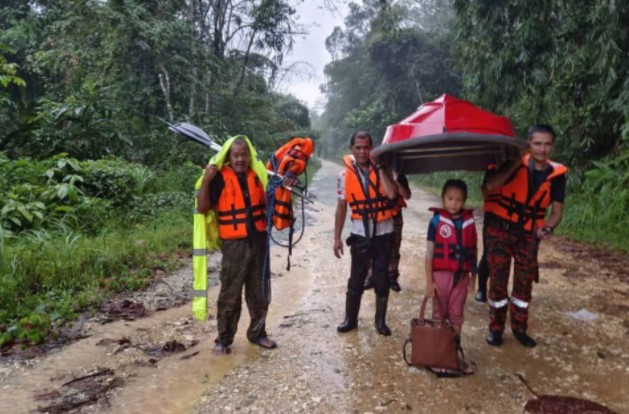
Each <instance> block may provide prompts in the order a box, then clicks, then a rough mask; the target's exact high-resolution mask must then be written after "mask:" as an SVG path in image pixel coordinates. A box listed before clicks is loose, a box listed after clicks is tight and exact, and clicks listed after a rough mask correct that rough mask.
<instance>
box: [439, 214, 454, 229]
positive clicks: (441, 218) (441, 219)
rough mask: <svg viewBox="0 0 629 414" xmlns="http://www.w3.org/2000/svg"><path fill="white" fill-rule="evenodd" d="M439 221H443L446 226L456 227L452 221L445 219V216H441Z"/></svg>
mask: <svg viewBox="0 0 629 414" xmlns="http://www.w3.org/2000/svg"><path fill="white" fill-rule="evenodd" d="M439 221H443V222H444V223H446V224H449V225H451V226H452V227H454V223H453V222H452V220H450V219H448V218H445V217H443V216H439Z"/></svg>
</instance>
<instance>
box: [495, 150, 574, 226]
mask: <svg viewBox="0 0 629 414" xmlns="http://www.w3.org/2000/svg"><path fill="white" fill-rule="evenodd" d="M529 161H531V158H530V154H526V155H525V156H524V157H522V165H521V166H520V168H518V169H517V170H516V171H515V173H514V174H513V176H512V177H511V178H510V179H509V180H508V181H507V182H506V183H505V184H503V186H502V187H500V188H497V189H496V190H495V191H492V192H491V193H490V194H488V195H486V196H485V202H484V204H483V210H484V211H485V212H488V213H492V214H494V215H496V216H498V217H500V218H502V219H504V220H506V221H509V222H511V223H518V224H520V225H521V226H522V228H523V229H524V230H526V231H531V230H533V229H534V228H541V227H544V225H545V221H544V220H545V217H546V209H547V208H548V206H549V205H550V182H551V181H552V179H553V178H555V177H558V176H560V175H564V174H567V173H568V168H567V167H566V166H564V165H562V164H559V163H557V162H554V161H550V165H551V167H552V169H553V170H552V171H551V173H550V174H549V175H548V177H546V180H544V182H543V183H542V184H541V185H540V186H539V188H537V189H536V190H535V191H534V193H533V194H529V168H530V167H529Z"/></svg>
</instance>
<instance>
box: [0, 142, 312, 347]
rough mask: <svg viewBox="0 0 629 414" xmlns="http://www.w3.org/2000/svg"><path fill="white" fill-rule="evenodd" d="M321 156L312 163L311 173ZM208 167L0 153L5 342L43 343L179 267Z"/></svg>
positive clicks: (1, 328) (0, 311)
mask: <svg viewBox="0 0 629 414" xmlns="http://www.w3.org/2000/svg"><path fill="white" fill-rule="evenodd" d="M320 165H321V164H320V162H319V161H318V160H313V161H312V162H310V163H309V166H308V170H307V177H308V179H310V178H311V177H312V176H313V174H314V172H315V171H316V170H317V169H318V168H319V167H320ZM200 174H201V169H200V168H199V167H197V166H194V165H192V164H185V165H183V166H179V167H174V168H171V169H169V170H164V171H159V170H153V169H150V168H148V167H146V166H143V165H140V164H133V163H129V162H125V161H121V160H119V159H111V160H98V161H77V160H75V159H71V158H67V157H65V156H64V155H58V156H56V157H53V158H50V159H46V160H43V161H35V160H30V159H20V160H9V159H8V158H6V157H4V156H2V155H1V154H0V224H1V226H0V332H1V334H0V347H2V346H8V345H11V344H15V343H19V344H22V345H24V346H27V345H32V344H37V343H40V342H42V341H43V340H44V339H46V338H47V337H49V336H51V335H52V336H54V335H56V334H57V332H58V330H59V328H61V327H62V326H63V325H64V324H66V323H67V322H68V321H70V320H72V319H74V318H75V317H76V316H77V315H78V313H79V312H82V311H86V310H90V309H95V308H97V307H98V305H99V304H100V303H101V302H102V301H103V300H105V299H106V298H108V297H109V296H111V295H113V294H115V293H117V292H122V291H133V290H138V289H142V288H144V287H146V286H147V285H148V284H149V283H150V282H151V280H152V278H153V276H154V274H155V272H156V271H157V270H160V271H163V272H168V271H170V270H172V269H174V268H176V267H178V266H180V265H181V262H180V260H178V258H180V257H182V256H186V257H187V256H188V254H189V251H190V248H191V241H192V225H191V217H192V208H193V199H192V196H193V188H194V183H195V181H196V179H197V178H198V176H199V175H200ZM302 180H303V178H302Z"/></svg>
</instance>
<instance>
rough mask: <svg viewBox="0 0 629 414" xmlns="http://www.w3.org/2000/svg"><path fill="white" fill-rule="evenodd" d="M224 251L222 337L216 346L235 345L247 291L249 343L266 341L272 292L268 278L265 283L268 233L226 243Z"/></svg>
mask: <svg viewBox="0 0 629 414" xmlns="http://www.w3.org/2000/svg"><path fill="white" fill-rule="evenodd" d="M221 251H222V253H223V261H222V268H221V274H220V282H221V290H220V292H219V294H218V301H217V312H216V322H217V326H218V337H217V338H216V341H215V342H216V343H221V344H223V345H231V344H232V342H234V336H235V335H236V330H237V328H238V320H239V319H240V311H241V308H242V289H243V287H244V288H245V301H246V302H247V308H248V310H249V316H250V317H251V322H250V324H249V329H248V330H247V339H249V340H250V341H255V340H257V339H259V338H263V337H265V336H266V331H265V323H266V314H267V311H268V309H269V302H270V288H271V286H270V282H269V279H268V278H267V279H266V280H264V281H263V280H262V275H263V269H264V262H265V254H266V233H257V234H255V235H254V236H252V237H248V238H245V239H237V240H223V244H222V247H221ZM267 264H268V262H267Z"/></svg>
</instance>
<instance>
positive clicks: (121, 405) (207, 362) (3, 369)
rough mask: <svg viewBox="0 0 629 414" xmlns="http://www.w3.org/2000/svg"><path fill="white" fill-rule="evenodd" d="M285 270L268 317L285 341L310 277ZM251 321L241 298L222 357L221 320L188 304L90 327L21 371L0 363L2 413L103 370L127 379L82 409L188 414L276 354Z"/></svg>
mask: <svg viewBox="0 0 629 414" xmlns="http://www.w3.org/2000/svg"><path fill="white" fill-rule="evenodd" d="M272 255H273V256H274V257H276V256H278V255H280V256H282V257H285V255H286V250H285V249H277V250H275V251H274V252H273V251H272ZM283 266H285V262H284V260H283V259H279V258H278V259H275V260H274V262H273V272H274V273H276V274H279V273H283V272H284V268H283ZM285 276H290V277H282V278H274V279H273V281H272V283H273V302H272V304H271V307H270V311H269V316H268V318H267V325H268V326H269V333H270V335H271V336H272V337H275V338H277V337H279V338H280V340H281V330H282V328H280V327H279V326H280V324H281V323H283V322H286V321H287V319H285V318H284V315H290V314H295V313H297V308H298V305H299V302H300V300H301V299H302V297H303V296H304V294H305V293H306V292H308V291H309V283H310V282H311V277H310V276H309V275H308V274H306V272H305V271H304V269H303V268H299V267H295V268H294V269H293V270H291V272H290V273H286V275H285ZM217 295H218V287H214V288H211V289H210V290H209V294H208V303H209V305H210V310H209V313H210V314H211V315H214V314H215V309H214V307H215V304H216V297H217ZM248 323H249V317H248V313H247V310H246V305H245V304H244V301H243V311H242V317H241V320H240V323H239V330H238V333H237V335H236V339H235V342H234V346H233V352H232V353H231V354H230V355H224V356H216V355H214V354H212V352H211V350H212V348H213V346H214V338H215V335H216V328H215V326H216V323H215V321H214V320H211V321H207V322H197V321H194V320H193V319H192V316H191V311H190V304H189V303H188V304H185V305H183V306H180V307H177V308H171V309H168V310H165V311H161V312H156V313H153V314H152V315H149V316H148V317H145V318H142V319H137V320H135V321H116V322H113V323H109V324H105V325H98V324H97V325H95V326H94V327H93V329H92V331H91V332H88V334H89V335H90V336H89V337H88V338H86V339H83V340H80V341H77V342H75V343H73V344H70V345H68V346H66V347H64V348H62V349H61V350H59V351H57V352H53V353H51V354H49V355H47V356H44V357H39V358H36V359H33V360H30V361H29V360H27V361H25V362H24V363H23V364H22V366H21V367H19V368H16V369H14V368H13V367H8V366H0V391H1V393H0V413H30V412H37V411H38V408H43V407H53V406H54V405H55V404H56V403H57V402H58V401H61V399H62V397H63V396H65V395H67V394H69V393H70V391H69V390H68V388H67V387H64V386H63V384H65V383H68V381H72V380H74V379H75V378H79V377H82V376H86V375H90V372H94V371H95V370H98V369H101V370H111V372H112V378H120V379H121V380H122V381H123V382H124V384H122V385H121V386H117V387H111V388H110V389H104V388H103V392H104V394H103V395H101V398H100V399H97V398H95V400H97V401H96V402H93V401H92V402H90V403H89V404H85V405H83V406H82V407H81V408H79V409H78V410H79V411H78V412H81V413H90V412H99V413H101V412H111V413H120V412H128V413H131V412H151V413H156V414H159V413H169V414H170V413H188V412H190V411H191V409H192V407H193V405H194V403H195V402H196V401H197V400H198V399H199V398H200V397H201V396H202V394H203V392H204V391H205V390H206V389H207V388H208V387H211V386H212V385H213V384H216V383H218V382H219V381H220V380H221V379H222V378H223V377H224V376H225V374H226V373H227V372H229V371H230V370H231V369H233V368H234V367H236V366H239V365H241V364H243V363H245V362H246V361H250V360H252V359H255V358H258V357H259V356H260V355H261V353H262V352H273V351H261V349H260V348H258V347H257V346H254V345H251V344H250V343H249V342H248V341H247V339H246V335H245V332H246V329H247V325H248ZM277 334H280V335H277ZM172 341H176V342H172ZM182 344H183V346H184V347H186V348H187V349H186V350H185V351H183V352H169V351H181V348H182ZM281 346H282V343H281V342H280V347H281ZM164 351H165V352H164ZM2 376H5V378H4V379H2ZM38 395H39V396H40V398H39V400H37V399H36V397H37V396H38ZM42 398H43V399H42ZM61 412H67V411H61ZM73 412H76V411H73Z"/></svg>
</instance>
